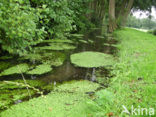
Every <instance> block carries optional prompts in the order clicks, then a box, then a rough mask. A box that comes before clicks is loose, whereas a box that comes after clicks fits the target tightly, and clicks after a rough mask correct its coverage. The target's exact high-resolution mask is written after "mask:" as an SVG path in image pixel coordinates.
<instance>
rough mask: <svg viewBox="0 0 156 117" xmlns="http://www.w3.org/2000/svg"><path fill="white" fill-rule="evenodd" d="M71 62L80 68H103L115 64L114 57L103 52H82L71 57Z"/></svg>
mask: <svg viewBox="0 0 156 117" xmlns="http://www.w3.org/2000/svg"><path fill="white" fill-rule="evenodd" d="M70 59H71V62H72V63H73V64H75V65H76V66H79V67H86V68H92V67H102V66H108V65H112V64H113V57H112V56H111V55H108V54H104V53H101V52H91V51H86V52H81V53H76V54H72V55H71V56H70Z"/></svg>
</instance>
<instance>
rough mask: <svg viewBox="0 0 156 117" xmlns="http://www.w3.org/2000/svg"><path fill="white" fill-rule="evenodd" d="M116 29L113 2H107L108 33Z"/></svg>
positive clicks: (111, 0)
mask: <svg viewBox="0 0 156 117" xmlns="http://www.w3.org/2000/svg"><path fill="white" fill-rule="evenodd" d="M116 27H117V26H116V21H115V0H109V32H113V31H114V30H115V29H116Z"/></svg>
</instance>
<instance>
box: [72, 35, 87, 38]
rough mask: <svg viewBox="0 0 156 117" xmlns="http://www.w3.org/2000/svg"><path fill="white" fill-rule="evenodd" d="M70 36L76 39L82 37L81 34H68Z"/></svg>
mask: <svg viewBox="0 0 156 117" xmlns="http://www.w3.org/2000/svg"><path fill="white" fill-rule="evenodd" d="M70 36H72V37H76V38H82V37H83V36H84V35H83V34H70Z"/></svg>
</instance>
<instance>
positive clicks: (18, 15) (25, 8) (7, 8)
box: [0, 0, 45, 53]
mask: <svg viewBox="0 0 156 117" xmlns="http://www.w3.org/2000/svg"><path fill="white" fill-rule="evenodd" d="M0 11H1V12H0V22H1V25H0V39H1V40H0V44H1V45H2V49H4V50H7V51H9V52H10V53H17V52H20V51H25V48H26V47H27V46H29V45H31V42H33V41H35V40H39V39H42V38H43V34H44V33H45V32H44V30H43V29H41V28H38V27H37V22H38V21H39V17H38V16H37V15H36V10H35V9H34V8H31V7H30V4H29V2H28V1H27V2H25V1H22V0H1V1H0Z"/></svg>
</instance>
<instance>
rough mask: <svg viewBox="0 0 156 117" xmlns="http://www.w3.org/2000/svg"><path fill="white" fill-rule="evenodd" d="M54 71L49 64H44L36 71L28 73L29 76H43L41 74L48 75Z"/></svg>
mask: <svg viewBox="0 0 156 117" xmlns="http://www.w3.org/2000/svg"><path fill="white" fill-rule="evenodd" d="M51 70H52V68H51V65H47V64H42V65H38V66H36V68H35V69H33V70H31V71H28V72H26V73H27V74H31V75H34V74H35V75H41V74H45V73H48V72H50V71H51Z"/></svg>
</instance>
